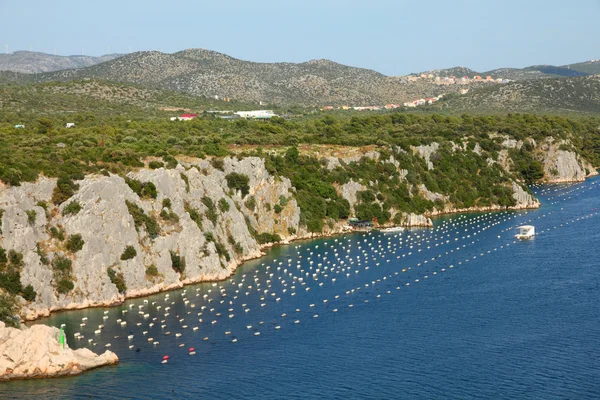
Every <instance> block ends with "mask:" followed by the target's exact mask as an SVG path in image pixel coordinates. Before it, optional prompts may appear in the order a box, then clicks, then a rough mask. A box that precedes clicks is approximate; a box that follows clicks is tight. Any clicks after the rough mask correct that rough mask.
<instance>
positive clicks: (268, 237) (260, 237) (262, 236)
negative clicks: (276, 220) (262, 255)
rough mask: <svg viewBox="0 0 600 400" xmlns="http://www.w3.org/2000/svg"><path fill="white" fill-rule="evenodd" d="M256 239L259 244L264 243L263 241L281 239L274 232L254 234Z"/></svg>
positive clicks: (268, 241) (275, 241) (274, 241)
mask: <svg viewBox="0 0 600 400" xmlns="http://www.w3.org/2000/svg"><path fill="white" fill-rule="evenodd" d="M256 241H257V242H258V243H259V244H265V243H277V242H280V241H281V237H280V236H279V235H277V234H274V233H267V232H264V233H260V234H258V235H257V236H256Z"/></svg>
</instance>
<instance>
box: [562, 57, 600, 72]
mask: <svg viewBox="0 0 600 400" xmlns="http://www.w3.org/2000/svg"><path fill="white" fill-rule="evenodd" d="M563 68H569V69H571V70H575V71H579V72H583V73H586V74H591V75H597V74H600V60H590V61H584V62H580V63H575V64H569V65H563Z"/></svg>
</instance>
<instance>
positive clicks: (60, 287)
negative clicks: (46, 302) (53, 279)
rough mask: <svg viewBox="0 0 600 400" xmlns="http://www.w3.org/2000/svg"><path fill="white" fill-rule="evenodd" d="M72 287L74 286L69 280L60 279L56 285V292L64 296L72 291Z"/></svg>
mask: <svg viewBox="0 0 600 400" xmlns="http://www.w3.org/2000/svg"><path fill="white" fill-rule="evenodd" d="M74 287H75V284H74V283H73V281H72V280H70V279H69V278H61V279H60V280H59V281H58V283H57V285H56V290H57V291H58V293H61V294H65V293H69V292H70V291H71V290H73V288H74Z"/></svg>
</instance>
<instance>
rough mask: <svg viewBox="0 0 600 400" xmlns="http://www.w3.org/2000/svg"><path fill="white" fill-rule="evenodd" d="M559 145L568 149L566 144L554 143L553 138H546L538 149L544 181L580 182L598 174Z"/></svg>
mask: <svg viewBox="0 0 600 400" xmlns="http://www.w3.org/2000/svg"><path fill="white" fill-rule="evenodd" d="M561 145H567V148H568V142H556V141H555V140H553V138H548V139H546V141H544V142H543V143H541V144H540V145H539V147H538V149H539V151H541V153H542V154H543V156H542V157H543V158H542V162H543V164H544V172H545V178H544V179H545V180H546V181H547V182H549V183H560V182H581V181H583V180H585V178H587V177H588V176H593V175H597V174H598V172H597V171H596V169H594V167H593V166H592V165H590V164H589V163H588V162H587V161H585V160H583V159H582V158H581V157H580V156H578V155H577V153H575V152H574V151H571V150H566V149H561Z"/></svg>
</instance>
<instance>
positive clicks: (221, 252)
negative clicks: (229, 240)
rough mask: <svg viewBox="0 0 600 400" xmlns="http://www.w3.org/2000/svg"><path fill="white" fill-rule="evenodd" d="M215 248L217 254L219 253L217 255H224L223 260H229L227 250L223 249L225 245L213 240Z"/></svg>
mask: <svg viewBox="0 0 600 400" xmlns="http://www.w3.org/2000/svg"><path fill="white" fill-rule="evenodd" d="M215 249H217V254H218V255H219V257H225V260H227V261H229V260H231V256H230V255H229V252H228V251H227V250H226V249H225V246H223V244H222V243H221V242H219V241H216V242H215Z"/></svg>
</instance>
